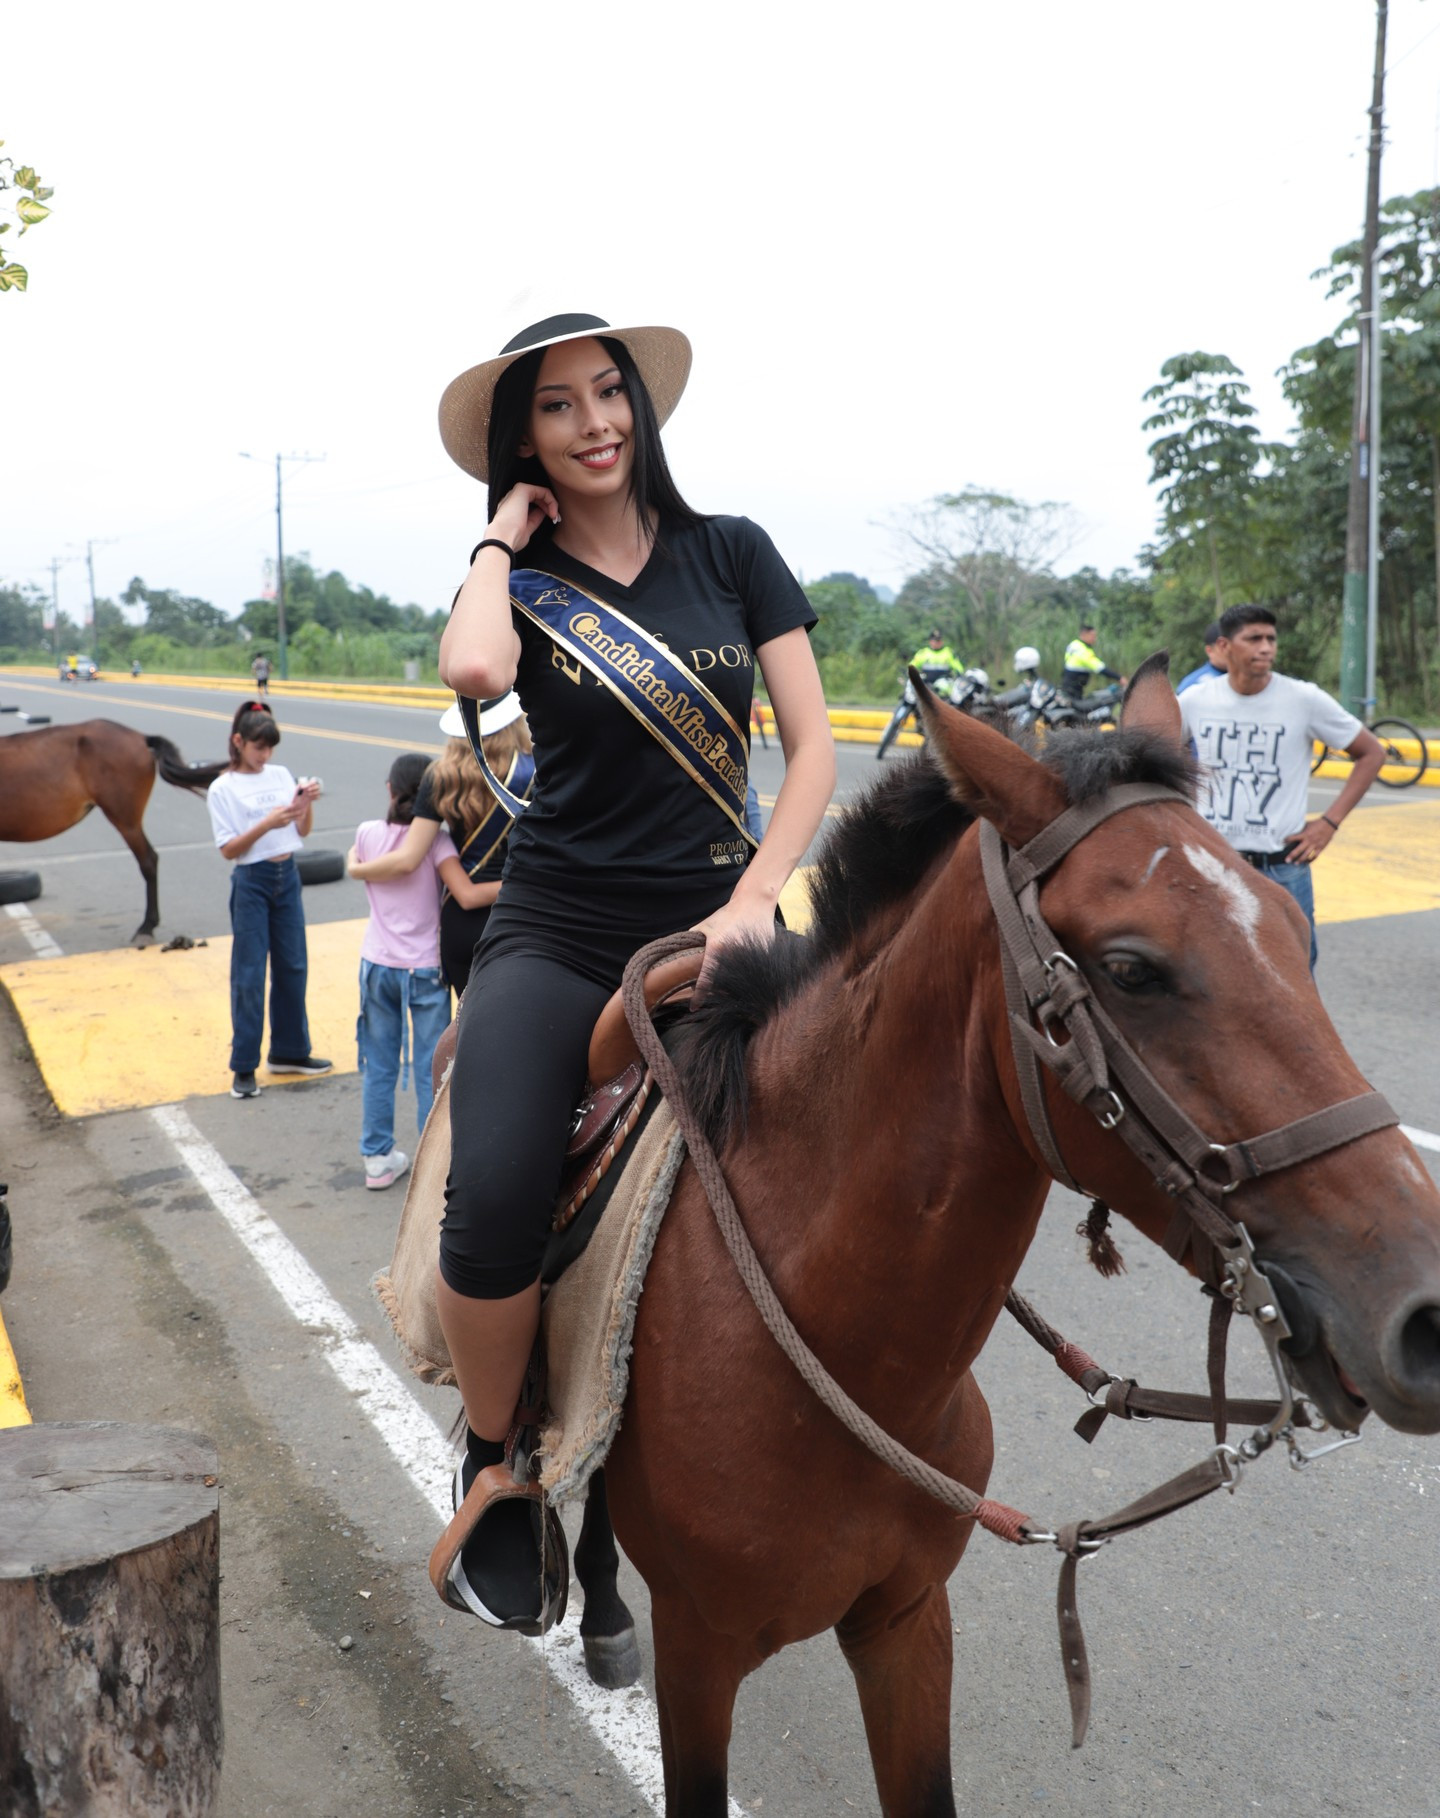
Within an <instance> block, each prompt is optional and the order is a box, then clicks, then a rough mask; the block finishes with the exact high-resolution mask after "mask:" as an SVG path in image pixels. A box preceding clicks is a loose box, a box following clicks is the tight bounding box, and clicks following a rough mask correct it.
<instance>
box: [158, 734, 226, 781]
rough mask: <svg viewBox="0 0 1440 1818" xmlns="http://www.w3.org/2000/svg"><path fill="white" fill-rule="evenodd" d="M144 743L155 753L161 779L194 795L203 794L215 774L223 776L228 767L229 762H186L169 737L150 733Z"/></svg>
mask: <svg viewBox="0 0 1440 1818" xmlns="http://www.w3.org/2000/svg"><path fill="white" fill-rule="evenodd" d="M145 743H146V744H147V745H148V746H149V747H150V749H151V750H152V751H153V752H154V753H155V768H156V769H157V770H158V771H159V772H160V775H161V777H162V779H163V780H164V781H165V782H167V783H173V784H174V785H175V787H176V788H177V789H188V790H190V791H191V792H192V793H193V794H195V795H203V794H204V793H205V791H206V790H207V789H208V788H209V787H210V785H211V784H212V783H213V782H214V781H215V779H216V777H217V776H223V775H224V774H225V772H226V771H227V770H228V769H229V768H230V766H229V764H228V763H227V764H187V763H186V762H185V760H184V758H183V757H181V755H180V748H179V746H178V745H173V744H171V742H170V740H169V739H165V738H161V737H159V736H158V734H157V735H152V736H151V737H149V738H147V739H146V740H145Z"/></svg>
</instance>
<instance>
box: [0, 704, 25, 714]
mask: <svg viewBox="0 0 1440 1818" xmlns="http://www.w3.org/2000/svg"><path fill="white" fill-rule="evenodd" d="M19 711H20V709H19V706H18V705H17V706H14V707H0V713H19Z"/></svg>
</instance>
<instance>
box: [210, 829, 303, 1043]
mask: <svg viewBox="0 0 1440 1818" xmlns="http://www.w3.org/2000/svg"><path fill="white" fill-rule="evenodd" d="M230 927H231V930H232V932H233V933H234V936H235V939H234V942H233V944H232V945H231V948H230V1031H231V1033H230V1071H231V1072H232V1073H253V1072H254V1071H255V1069H256V1068H257V1067H258V1066H259V1065H260V1037H261V1035H262V1034H263V1033H264V1029H265V964H266V961H267V959H268V961H269V964H270V1052H271V1053H272V1054H278V1055H280V1056H281V1057H282V1059H284V1060H304V1059H305V1057H306V1056H307V1055H308V1054H309V1052H310V1025H309V1023H308V1022H307V1021H306V1018H305V977H306V972H307V970H308V961H307V958H306V953H305V911H304V910H303V909H302V908H301V906H300V873H299V871H298V870H297V869H296V866H295V861H294V859H293V858H287V859H284V860H282V861H281V862H280V863H279V864H275V863H273V862H272V861H271V860H270V859H257V860H256V861H255V863H254V864H253V865H236V866H235V868H234V870H233V871H232V872H231V873H230Z"/></svg>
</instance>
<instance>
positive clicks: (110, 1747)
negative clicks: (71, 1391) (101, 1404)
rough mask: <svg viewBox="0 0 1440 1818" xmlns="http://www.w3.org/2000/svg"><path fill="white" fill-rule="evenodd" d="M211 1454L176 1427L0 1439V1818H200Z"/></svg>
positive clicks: (207, 1753)
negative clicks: (0, 1813) (1, 1816)
mask: <svg viewBox="0 0 1440 1818" xmlns="http://www.w3.org/2000/svg"><path fill="white" fill-rule="evenodd" d="M217 1482H218V1477H217V1469H216V1458H215V1449H214V1447H213V1446H212V1445H211V1444H210V1442H209V1440H207V1439H201V1438H200V1437H199V1436H198V1435H196V1434H194V1433H186V1432H183V1431H182V1430H181V1429H179V1428H178V1427H140V1426H122V1425H117V1424H115V1423H112V1422H108V1421H86V1422H74V1423H70V1422H57V1423H55V1424H51V1425H40V1426H30V1427H16V1428H14V1429H11V1430H8V1431H5V1432H0V1811H3V1812H4V1813H5V1815H6V1818H59V1815H60V1814H63V1815H64V1818H119V1815H120V1814H122V1813H123V1814H124V1815H125V1818H140V1815H142V1814H143V1815H144V1818H150V1814H154V1818H203V1814H206V1813H209V1812H210V1811H212V1810H213V1807H214V1801H215V1794H216V1790H217V1786H218V1782H219V1777H220V1753H221V1746H222V1741H223V1737H222V1730H221V1720H220V1572H219V1565H220V1516H219V1494H218V1490H217V1487H216V1486H217Z"/></svg>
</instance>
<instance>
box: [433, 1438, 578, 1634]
mask: <svg viewBox="0 0 1440 1818" xmlns="http://www.w3.org/2000/svg"><path fill="white" fill-rule="evenodd" d="M475 1476H476V1470H475V1465H474V1463H473V1462H472V1461H471V1459H470V1456H469V1454H468V1453H462V1454H461V1457H460V1462H459V1463H458V1464H457V1465H456V1467H455V1481H454V1484H453V1486H452V1489H451V1498H452V1501H453V1503H454V1506H455V1507H456V1509H458V1508H459V1507H460V1505H461V1503H462V1502H464V1500H465V1497H466V1495H467V1493H468V1492H469V1489H470V1486H471V1484H472V1483H474V1481H475ZM542 1523H543V1524H544V1526H542ZM547 1527H548V1530H549V1534H550V1546H549V1550H548V1552H549V1556H548V1558H547V1559H546V1560H545V1561H544V1562H543V1565H542V1560H541V1546H542V1535H543V1533H544V1532H545V1529H546V1528H547ZM567 1555H568V1548H567V1547H566V1544H565V1535H564V1530H563V1528H561V1526H560V1523H559V1520H558V1519H557V1518H556V1516H555V1515H554V1513H553V1512H552V1511H550V1510H549V1509H546V1510H544V1511H543V1512H542V1508H541V1505H540V1504H539V1503H538V1502H535V1501H532V1500H529V1499H526V1500H524V1501H521V1500H519V1499H516V1500H513V1501H504V1502H496V1503H492V1504H491V1506H490V1507H489V1509H487V1510H486V1512H485V1514H484V1515H483V1516H482V1517H481V1520H480V1525H479V1526H478V1527H477V1528H476V1530H475V1532H474V1533H473V1534H472V1535H471V1536H470V1538H469V1540H467V1541H466V1543H465V1545H464V1547H463V1548H462V1549H461V1551H460V1553H459V1555H458V1557H457V1558H456V1560H455V1563H454V1565H453V1566H452V1567H451V1568H450V1589H451V1591H452V1593H453V1594H454V1596H455V1597H456V1598H457V1599H458V1600H459V1602H460V1603H461V1604H463V1606H464V1607H465V1608H466V1609H467V1610H469V1611H470V1613H471V1614H472V1615H473V1616H478V1617H479V1618H480V1620H481V1621H482V1622H488V1623H489V1624H490V1626H491V1628H495V1629H512V1630H514V1631H515V1632H516V1633H518V1634H521V1635H543V1634H544V1633H545V1631H546V1630H547V1629H548V1628H549V1627H550V1626H551V1625H552V1624H553V1623H556V1622H558V1621H559V1620H560V1619H561V1618H562V1617H563V1616H564V1614H565V1603H566V1598H567V1594H568V1592H569V1588H570V1571H569V1559H568V1556H567Z"/></svg>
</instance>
